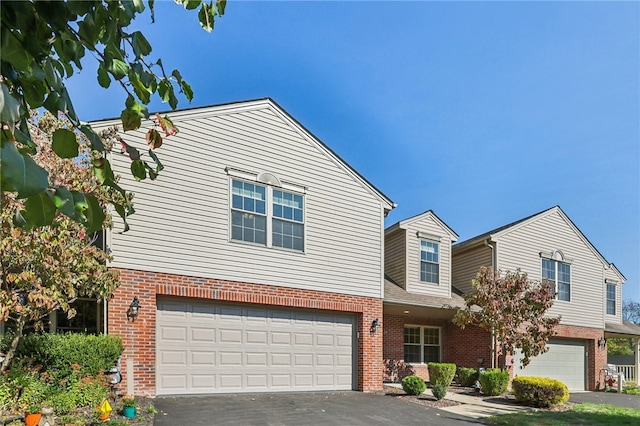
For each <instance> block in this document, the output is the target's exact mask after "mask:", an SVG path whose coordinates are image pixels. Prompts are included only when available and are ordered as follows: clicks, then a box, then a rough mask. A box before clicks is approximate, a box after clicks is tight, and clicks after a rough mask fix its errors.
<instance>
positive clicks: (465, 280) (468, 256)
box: [451, 245, 492, 293]
mask: <svg viewBox="0 0 640 426" xmlns="http://www.w3.org/2000/svg"><path fill="white" fill-rule="evenodd" d="M491 256H492V249H490V248H489V247H487V246H485V245H480V246H477V247H474V248H472V249H470V250H467V251H462V252H461V253H459V254H457V253H456V254H454V256H453V259H452V260H451V263H452V266H453V268H452V269H453V280H452V283H451V284H452V285H453V286H454V287H456V288H457V289H458V290H460V291H462V292H463V293H470V292H471V291H472V289H473V288H472V286H471V281H472V280H473V279H474V278H475V277H476V275H478V272H479V271H480V268H481V267H483V266H487V267H491Z"/></svg>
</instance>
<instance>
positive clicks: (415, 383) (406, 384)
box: [402, 376, 427, 395]
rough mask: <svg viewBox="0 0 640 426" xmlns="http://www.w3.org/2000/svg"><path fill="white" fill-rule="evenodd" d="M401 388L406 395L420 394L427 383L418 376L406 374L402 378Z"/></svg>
mask: <svg viewBox="0 0 640 426" xmlns="http://www.w3.org/2000/svg"><path fill="white" fill-rule="evenodd" d="M402 389H403V390H404V391H405V392H406V393H407V395H420V394H421V393H422V392H424V391H425V390H426V389H427V384H426V383H425V382H424V380H423V379H422V378H420V377H418V376H407V377H405V378H404V379H402Z"/></svg>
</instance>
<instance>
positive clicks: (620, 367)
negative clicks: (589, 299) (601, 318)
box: [603, 320, 640, 386]
mask: <svg viewBox="0 0 640 426" xmlns="http://www.w3.org/2000/svg"><path fill="white" fill-rule="evenodd" d="M604 337H605V339H613V338H615V339H620V338H621V339H630V341H631V342H632V344H631V346H632V349H633V352H634V354H633V356H632V357H631V359H630V360H629V361H631V362H630V363H628V364H627V363H624V364H623V363H619V362H611V360H609V355H607V363H611V364H615V365H616V369H617V372H618V374H623V375H624V378H625V382H626V383H627V384H635V385H636V386H640V377H639V374H638V371H639V368H640V327H638V326H637V325H635V324H633V323H632V322H630V321H627V320H623V321H622V324H617V323H606V324H605V330H604ZM603 343H604V344H606V340H605V341H604V342H603Z"/></svg>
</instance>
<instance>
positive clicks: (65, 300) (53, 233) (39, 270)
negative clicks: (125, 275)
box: [0, 114, 119, 371]
mask: <svg viewBox="0 0 640 426" xmlns="http://www.w3.org/2000/svg"><path fill="white" fill-rule="evenodd" d="M70 126H71V123H69V122H68V121H66V120H58V119H56V118H55V117H53V116H52V115H51V114H46V115H44V116H38V115H33V116H32V119H31V124H30V127H31V128H30V131H31V134H32V135H33V139H34V142H35V143H36V144H37V145H38V154H37V155H36V156H35V157H34V161H36V162H37V164H38V166H39V167H42V168H43V170H46V171H47V172H48V173H49V175H50V176H51V177H52V183H53V184H54V185H55V186H56V187H57V188H58V189H57V190H62V191H66V192H90V193H93V194H95V196H96V200H97V203H98V207H101V208H105V206H106V203H107V202H108V200H110V199H113V197H114V196H115V197H117V196H119V194H117V193H116V194H115V195H114V194H110V193H109V191H110V190H111V189H110V188H109V187H105V186H102V185H100V184H99V182H98V180H97V179H96V177H95V175H94V173H93V170H92V169H91V168H90V167H89V164H90V163H91V162H92V161H95V160H96V158H91V150H90V149H89V148H88V145H89V141H87V140H86V138H82V137H79V138H78V140H79V141H80V145H79V148H80V153H81V155H80V156H79V157H78V158H76V159H63V158H60V157H59V156H58V155H57V154H56V153H54V152H53V150H52V148H51V140H52V138H53V137H54V135H55V134H56V132H57V131H59V130H60V129H67V128H69V127H70ZM52 197H53V198H55V194H53V195H52ZM27 202H28V200H27V201H25V200H22V199H20V198H18V197H17V195H16V194H12V193H9V192H2V193H0V205H1V211H0V220H1V223H0V225H1V227H2V230H1V233H0V286H1V288H0V321H4V322H5V323H7V325H9V326H10V327H11V328H12V329H13V333H14V334H13V339H12V342H11V345H10V349H9V351H8V353H7V356H6V358H5V360H4V362H3V363H2V366H1V367H0V371H4V370H6V369H7V368H8V367H9V365H10V363H11V360H12V358H13V355H14V352H15V349H16V347H17V345H18V343H19V341H20V338H21V337H22V334H23V330H24V327H25V325H26V324H27V323H29V324H33V325H34V326H35V328H36V329H39V328H42V325H43V323H42V321H43V318H45V317H46V316H47V315H48V314H49V313H51V312H52V311H54V310H58V312H59V313H60V314H59V315H62V314H66V315H67V316H68V317H69V318H71V317H73V316H74V315H75V311H74V309H73V308H72V306H71V303H72V301H73V300H74V299H75V298H77V297H95V298H98V299H103V298H108V297H111V296H112V294H113V292H114V290H115V289H116V288H117V287H118V285H119V281H118V276H117V274H116V273H115V272H113V271H110V270H108V269H107V266H106V262H107V260H109V256H108V255H107V253H105V252H104V251H102V250H101V249H99V248H97V247H95V246H93V245H92V244H91V242H92V236H91V235H90V234H88V233H87V230H86V228H85V227H84V226H83V225H81V224H80V222H79V221H77V220H74V219H72V218H71V216H72V215H73V214H72V213H70V214H69V215H66V214H62V213H59V212H57V213H56V212H55V211H54V215H53V217H52V220H51V225H47V226H42V227H29V226H26V227H16V226H14V220H15V217H16V215H20V214H21V213H20V212H21V211H24V208H25V203H27ZM103 215H104V214H103ZM105 219H106V220H105V224H107V225H109V224H110V218H109V216H106V218H105Z"/></svg>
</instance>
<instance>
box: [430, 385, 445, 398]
mask: <svg viewBox="0 0 640 426" xmlns="http://www.w3.org/2000/svg"><path fill="white" fill-rule="evenodd" d="M431 392H432V393H433V396H434V397H435V398H436V399H437V400H438V401H440V400H441V399H442V398H444V397H445V395H446V394H447V388H446V387H444V386H442V385H441V384H440V383H438V384H437V385H433V387H432V388H431Z"/></svg>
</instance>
